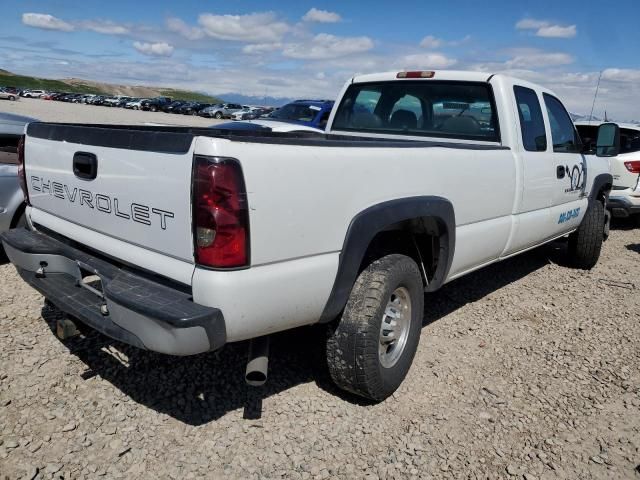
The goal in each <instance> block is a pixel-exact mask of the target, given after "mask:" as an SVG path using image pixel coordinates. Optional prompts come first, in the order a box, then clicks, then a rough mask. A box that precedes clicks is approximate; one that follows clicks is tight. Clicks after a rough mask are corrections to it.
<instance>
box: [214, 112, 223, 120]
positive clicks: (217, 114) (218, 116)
mask: <svg viewBox="0 0 640 480" xmlns="http://www.w3.org/2000/svg"><path fill="white" fill-rule="evenodd" d="M214 117H216V118H217V119H218V120H220V119H221V118H222V113H220V112H216V114H215V115H214Z"/></svg>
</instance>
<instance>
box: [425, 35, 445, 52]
mask: <svg viewBox="0 0 640 480" xmlns="http://www.w3.org/2000/svg"><path fill="white" fill-rule="evenodd" d="M442 44H443V41H442V40H441V39H439V38H436V37H434V36H433V35H427V36H426V37H424V38H423V39H422V41H421V42H420V46H421V47H424V48H430V49H431V48H440V47H441V46H442Z"/></svg>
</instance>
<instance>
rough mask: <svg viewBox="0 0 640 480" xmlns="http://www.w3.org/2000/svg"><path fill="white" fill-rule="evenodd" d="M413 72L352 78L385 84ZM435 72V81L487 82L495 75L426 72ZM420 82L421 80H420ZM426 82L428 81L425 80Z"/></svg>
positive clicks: (357, 80) (393, 72)
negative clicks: (403, 74) (400, 75)
mask: <svg viewBox="0 0 640 480" xmlns="http://www.w3.org/2000/svg"><path fill="white" fill-rule="evenodd" d="M403 71H412V70H393V71H390V72H381V73H369V74H366V75H356V76H355V77H353V78H352V83H366V82H384V81H390V80H398V73H399V72H403ZM425 71H430V72H434V75H433V77H432V78H433V79H434V80H463V81H468V82H486V81H487V79H488V78H489V77H491V76H492V75H493V74H491V73H487V72H471V71H463V70H425ZM418 80H419V79H418ZM425 80H428V79H427V78H425Z"/></svg>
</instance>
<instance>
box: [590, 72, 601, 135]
mask: <svg viewBox="0 0 640 480" xmlns="http://www.w3.org/2000/svg"><path fill="white" fill-rule="evenodd" d="M601 78H602V70H600V75H598V85H596V94H595V95H594V96H593V103H592V104H591V113H590V114H589V125H591V119H592V118H593V107H595V106H596V98H598V89H599V88H600V79H601Z"/></svg>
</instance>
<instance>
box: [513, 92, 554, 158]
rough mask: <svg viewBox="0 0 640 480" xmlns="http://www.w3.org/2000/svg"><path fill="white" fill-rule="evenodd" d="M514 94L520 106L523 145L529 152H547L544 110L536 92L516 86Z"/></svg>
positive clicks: (519, 114)
mask: <svg viewBox="0 0 640 480" xmlns="http://www.w3.org/2000/svg"><path fill="white" fill-rule="evenodd" d="M513 92H514V94H515V97H516V104H517V105H518V117H519V118H520V130H521V131H522V144H523V146H524V149H525V150H527V151H529V152H545V151H546V150H547V132H546V130H545V128H544V118H543V117H542V108H540V101H539V100H538V94H537V93H536V92H535V90H532V89H531V88H526V87H520V86H517V85H516V86H514V87H513Z"/></svg>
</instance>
